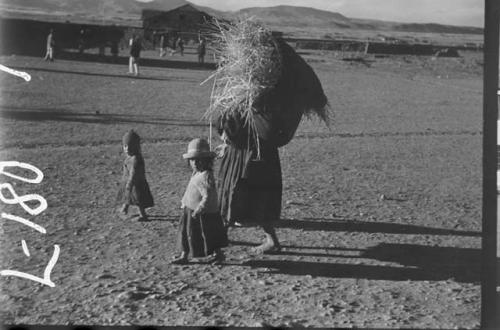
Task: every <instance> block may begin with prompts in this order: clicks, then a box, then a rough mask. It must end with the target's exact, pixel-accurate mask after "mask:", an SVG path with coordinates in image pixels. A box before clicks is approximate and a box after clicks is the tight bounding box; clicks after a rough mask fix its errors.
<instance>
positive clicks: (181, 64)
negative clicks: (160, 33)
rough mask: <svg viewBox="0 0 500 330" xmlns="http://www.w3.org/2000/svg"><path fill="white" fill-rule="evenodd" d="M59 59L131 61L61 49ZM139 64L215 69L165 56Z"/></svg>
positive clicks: (57, 55) (102, 61) (57, 56)
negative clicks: (173, 59)
mask: <svg viewBox="0 0 500 330" xmlns="http://www.w3.org/2000/svg"><path fill="white" fill-rule="evenodd" d="M58 59H63V60H72V61H83V62H97V63H114V64H123V65H127V66H128V63H129V57H128V56H118V57H117V58H113V57H112V56H102V55H98V54H85V53H84V54H79V53H75V52H65V51H60V52H58V53H57V54H56V61H57V60H58ZM139 66H147V67H161V68H173V69H190V70H214V69H215V64H214V63H204V64H199V63H198V62H194V61H179V60H176V61H171V60H167V59H165V58H161V59H153V58H141V59H139Z"/></svg>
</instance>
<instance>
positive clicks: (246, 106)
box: [203, 18, 328, 146]
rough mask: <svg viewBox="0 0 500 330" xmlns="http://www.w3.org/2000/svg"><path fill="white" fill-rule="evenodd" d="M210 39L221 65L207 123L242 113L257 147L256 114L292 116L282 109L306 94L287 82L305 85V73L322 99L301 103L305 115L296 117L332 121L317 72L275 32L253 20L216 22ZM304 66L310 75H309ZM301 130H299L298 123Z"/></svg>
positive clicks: (216, 74)
mask: <svg viewBox="0 0 500 330" xmlns="http://www.w3.org/2000/svg"><path fill="white" fill-rule="evenodd" d="M210 39H211V43H212V45H213V47H214V52H215V56H216V59H217V63H218V65H217V69H216V71H215V72H214V73H213V74H212V75H211V76H210V77H209V78H208V79H207V80H205V82H206V81H208V80H210V79H214V84H213V88H212V95H211V105H210V107H209V109H208V110H207V113H206V114H205V116H206V117H208V118H211V117H212V116H218V115H224V114H228V113H229V114H230V113H231V112H235V111H237V112H239V114H240V115H241V117H242V118H244V119H245V121H246V124H247V125H248V127H249V128H250V129H251V132H252V135H253V136H254V137H255V138H256V139H255V140H256V141H257V144H258V139H257V136H258V129H257V127H256V121H255V114H256V113H258V112H261V113H262V112H263V111H264V112H265V111H283V110H284V111H287V110H286V109H283V106H280V105H281V104H282V103H283V101H285V100H286V99H287V98H288V99H289V98H290V93H292V94H291V95H294V94H293V93H295V92H296V91H298V92H299V94H300V93H301V91H302V90H303V89H304V88H303V87H302V86H298V85H297V83H293V84H290V82H287V81H285V80H288V79H290V78H292V79H297V78H299V79H300V78H301V77H296V75H297V74H298V75H300V74H303V75H304V73H305V75H306V76H307V77H306V78H307V79H308V81H306V82H305V83H306V84H307V83H308V82H309V81H310V80H311V78H312V79H315V80H314V81H312V83H313V85H314V88H315V93H316V94H317V95H316V94H314V95H313V96H312V97H314V98H315V100H312V101H308V100H306V102H305V103H304V101H302V100H301V102H299V103H300V107H299V108H300V109H299V108H297V107H295V109H294V110H293V111H295V112H296V113H299V112H300V113H299V115H300V117H301V116H302V114H304V113H305V114H306V115H307V114H310V113H311V110H312V112H314V113H316V114H317V115H319V117H320V118H322V119H323V120H324V121H325V122H326V121H327V120H328V116H327V111H326V110H325V109H326V105H327V100H326V97H325V96H324V93H323V90H322V88H321V84H320V83H319V80H318V79H317V77H316V75H315V74H314V72H313V71H312V69H311V68H310V67H309V66H308V65H307V64H305V62H304V61H303V60H302V59H301V58H300V56H298V55H297V54H296V53H295V51H294V50H293V49H292V48H291V47H290V46H288V45H286V43H285V42H284V41H282V40H279V41H277V40H276V39H275V38H274V37H273V36H272V33H271V31H269V30H267V29H266V28H264V27H262V26H261V25H260V24H259V23H257V22H256V21H255V20H254V19H253V18H240V19H238V20H237V21H236V22H231V23H230V22H220V21H217V20H214V21H213V23H212V33H211V34H210ZM297 63H298V64H297ZM302 66H306V67H307V68H308V69H307V68H306V70H304V68H303V67H302ZM297 68H298V69H297ZM290 71H293V72H295V76H294V77H292V76H290ZM203 83H204V82H203ZM318 86H319V87H318ZM318 93H319V94H318ZM287 94H288V95H287ZM309 94H311V93H309ZM296 96H299V97H304V95H296ZM318 96H319V99H318ZM307 97H310V95H307ZM306 99H307V98H306ZM311 102H312V103H313V104H310V103H311ZM306 103H307V104H306ZM277 104H278V106H276V105H277ZM300 117H299V121H300ZM296 124H297V126H298V122H297V123H296ZM295 129H296V127H295ZM295 129H294V130H293V132H292V136H293V133H294V132H295ZM290 138H291V137H290ZM257 146H258V145H257Z"/></svg>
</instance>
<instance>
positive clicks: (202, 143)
mask: <svg viewBox="0 0 500 330" xmlns="http://www.w3.org/2000/svg"><path fill="white" fill-rule="evenodd" d="M215 156H216V154H215V152H213V151H210V146H209V145H208V142H207V140H205V139H194V140H191V142H189V144H188V148H187V153H185V154H184V155H182V158H184V159H192V158H214V157H215Z"/></svg>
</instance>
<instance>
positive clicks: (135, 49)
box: [128, 36, 142, 76]
mask: <svg viewBox="0 0 500 330" xmlns="http://www.w3.org/2000/svg"><path fill="white" fill-rule="evenodd" d="M141 50H142V45H141V40H140V39H139V37H137V36H136V37H134V38H133V39H132V44H131V46H130V60H129V68H128V73H130V74H134V75H136V76H138V75H139V56H140V55H141Z"/></svg>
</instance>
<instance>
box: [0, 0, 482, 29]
mask: <svg viewBox="0 0 500 330" xmlns="http://www.w3.org/2000/svg"><path fill="white" fill-rule="evenodd" d="M187 4H190V5H192V6H194V7H197V8H198V9H200V10H202V11H205V12H206V13H208V14H210V15H212V16H216V17H225V18H234V17H238V16H242V15H244V16H255V17H256V18H257V19H259V20H260V21H262V22H263V23H264V24H266V25H267V26H269V27H270V28H272V29H278V30H279V29H286V30H288V31H292V30H294V29H308V28H310V29H316V28H321V29H351V30H378V31H398V32H423V33H455V34H482V33H483V29H482V28H477V27H464V26H450V25H441V24H435V23H430V24H415V23H401V22H386V21H380V20H369V19H356V18H348V17H346V16H344V15H342V14H340V13H335V12H330V11H325V10H319V9H314V8H308V7H295V6H275V7H253V8H246V9H242V10H239V11H236V12H224V11H218V10H215V9H212V8H209V7H202V6H197V5H194V4H192V3H190V2H189V1H186V0H154V1H151V2H147V3H144V2H138V1H136V0H85V1H74V0H2V1H1V2H0V11H1V12H3V13H6V12H8V13H12V12H14V13H23V14H29V15H32V16H37V15H48V16H56V15H60V16H64V17H67V19H70V18H71V16H79V17H88V18H91V19H96V18H99V19H120V20H138V19H139V18H140V15H141V11H142V10H143V9H156V10H163V11H168V10H172V9H174V8H177V7H179V6H183V5H187Z"/></svg>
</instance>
